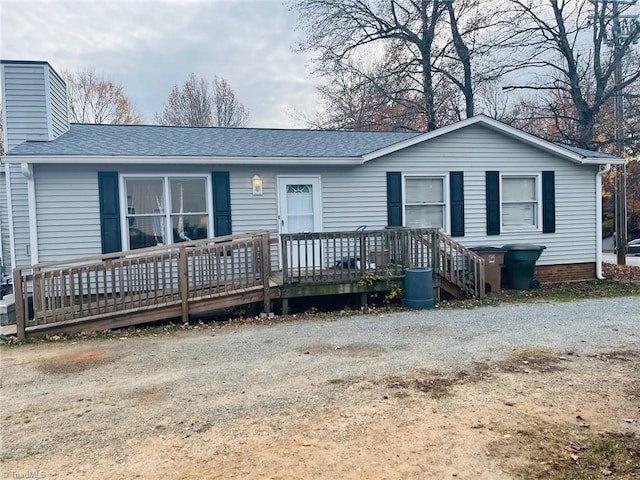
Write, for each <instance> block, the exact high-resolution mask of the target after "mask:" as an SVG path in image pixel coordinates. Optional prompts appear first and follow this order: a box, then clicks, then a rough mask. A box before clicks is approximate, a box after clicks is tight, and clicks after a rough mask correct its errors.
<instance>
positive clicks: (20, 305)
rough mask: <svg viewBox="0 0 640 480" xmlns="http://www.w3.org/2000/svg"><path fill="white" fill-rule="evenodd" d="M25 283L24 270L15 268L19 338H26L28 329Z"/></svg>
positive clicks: (14, 284)
mask: <svg viewBox="0 0 640 480" xmlns="http://www.w3.org/2000/svg"><path fill="white" fill-rule="evenodd" d="M23 287H24V285H23V283H22V270H21V269H19V268H14V269H13V298H14V299H15V302H16V333H17V335H18V340H20V341H22V340H24V339H25V338H26V330H27V318H26V317H27V309H26V308H25V305H24V288H23Z"/></svg>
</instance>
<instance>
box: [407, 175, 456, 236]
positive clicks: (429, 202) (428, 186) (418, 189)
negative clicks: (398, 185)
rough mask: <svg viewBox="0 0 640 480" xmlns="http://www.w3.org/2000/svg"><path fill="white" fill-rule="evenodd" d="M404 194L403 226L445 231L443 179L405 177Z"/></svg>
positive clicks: (444, 190)
mask: <svg viewBox="0 0 640 480" xmlns="http://www.w3.org/2000/svg"><path fill="white" fill-rule="evenodd" d="M404 192H405V193H404V212H405V216H404V218H405V226H407V227H418V228H439V229H442V230H444V229H445V226H446V223H445V222H446V201H445V199H446V187H445V177H405V179H404Z"/></svg>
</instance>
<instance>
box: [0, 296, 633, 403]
mask: <svg viewBox="0 0 640 480" xmlns="http://www.w3.org/2000/svg"><path fill="white" fill-rule="evenodd" d="M92 343H93V345H90V344H92ZM524 346H526V347H542V348H549V349H552V350H556V351H558V352H560V353H564V352H575V353H583V352H588V351H593V350H597V349H602V348H622V349H626V348H631V349H640V297H628V298H612V299H594V300H586V301H575V302H539V303H531V304H510V305H503V306H499V307H485V308H476V309H472V310H459V309H452V310H438V309H433V310H416V311H408V312H399V313H392V314H389V313H384V314H379V315H356V316H346V317H345V318H337V319H335V320H325V319H322V320H302V321H299V322H296V321H292V322H284V323H276V324H273V325H239V326H237V327H232V326H228V327H225V328H219V329H214V330H209V329H203V330H191V331H186V332H182V333H175V332H173V333H170V334H167V335H160V336H148V337H127V338H126V339H123V340H108V341H94V342H91V341H82V342H79V343H77V344H75V345H73V344H65V345H57V344H47V345H33V346H27V347H21V348H19V349H17V350H7V351H6V352H5V353H4V354H3V357H5V358H4V361H3V369H2V370H3V371H2V382H3V391H4V392H5V393H8V390H9V391H10V390H12V389H14V388H16V389H17V390H18V391H16V393H19V394H21V395H26V396H32V395H37V394H38V392H40V393H41V392H42V389H43V387H44V386H46V385H47V384H49V385H50V388H51V389H55V388H56V386H57V384H58V383H59V382H60V381H61V378H60V374H62V375H63V376H64V377H67V378H68V379H69V380H71V381H73V378H74V376H73V375H64V374H65V372H64V368H62V369H61V370H62V371H61V372H59V373H60V374H59V375H51V373H56V372H52V371H50V370H51V369H49V370H48V369H47V368H46V367H43V368H41V369H40V370H35V371H26V372H25V371H23V370H24V369H23V368H15V367H12V365H11V363H13V362H11V360H12V359H13V358H15V359H16V361H17V359H18V357H19V356H20V354H21V353H23V352H25V351H28V350H33V351H34V352H37V353H38V354H40V355H42V356H43V360H44V359H45V358H48V357H49V356H51V355H55V354H57V353H59V352H60V350H61V349H62V350H63V351H65V352H67V353H68V354H69V355H71V354H72V352H73V351H77V352H82V351H84V350H86V349H87V348H93V349H96V348H97V349H100V350H101V351H103V352H105V355H106V357H105V358H104V359H102V360H100V359H98V360H97V361H96V363H97V366H102V368H95V369H92V370H91V371H88V372H86V373H85V375H83V381H84V382H90V383H91V382H98V384H97V385H96V386H98V385H99V384H100V382H103V380H104V377H103V375H104V371H108V372H109V376H110V377H111V378H114V379H116V380H114V381H116V382H117V383H122V382H125V381H126V382H127V383H129V384H131V383H133V385H136V383H137V388H142V387H143V386H146V387H145V388H151V387H154V388H162V386H163V385H166V384H169V383H174V382H177V383H178V384H179V385H182V386H184V390H185V398H188V397H189V395H191V394H190V393H187V390H194V391H197V392H198V393H197V395H206V396H210V397H211V398H214V399H217V402H219V403H220V407H222V408H223V410H222V411H223V412H224V411H226V412H228V411H230V410H234V411H236V410H243V409H246V408H248V404H247V402H246V401H245V399H243V398H242V396H237V395H235V394H234V393H237V392H242V391H245V390H247V389H248V388H249V387H250V388H251V390H253V391H254V392H256V397H255V400H256V404H258V405H260V406H263V407H268V406H269V404H270V403H271V402H275V404H276V405H277V406H278V407H280V406H282V403H289V402H296V401H298V400H299V399H300V398H298V397H304V396H305V390H306V388H305V383H311V384H313V383H324V382H326V381H328V380H333V379H341V380H349V379H353V378H357V377H371V376H383V375H389V374H394V373H399V372H405V371H407V370H410V369H413V368H431V369H443V370H451V369H456V368H461V367H464V366H465V365H469V364H470V363H472V362H474V361H479V360H484V359H490V360H499V359H502V358H503V357H504V356H505V355H508V354H509V352H510V351H511V350H512V349H513V348H515V347H524ZM72 370H73V368H72ZM71 373H73V372H71ZM27 378H31V379H32V380H34V381H33V382H27V381H25V380H26V379H27ZM293 378H297V379H300V380H301V381H299V382H295V383H293V382H292V381H291V379H293ZM296 386H297V387H299V388H296ZM45 388H46V387H45ZM253 406H256V405H253Z"/></svg>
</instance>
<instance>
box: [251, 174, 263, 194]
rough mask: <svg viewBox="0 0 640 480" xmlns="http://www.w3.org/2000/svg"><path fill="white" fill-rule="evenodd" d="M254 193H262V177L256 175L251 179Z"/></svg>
mask: <svg viewBox="0 0 640 480" xmlns="http://www.w3.org/2000/svg"><path fill="white" fill-rule="evenodd" d="M251 186H252V187H253V194H254V195H262V179H261V178H260V177H259V176H258V175H254V176H253V178H252V179H251Z"/></svg>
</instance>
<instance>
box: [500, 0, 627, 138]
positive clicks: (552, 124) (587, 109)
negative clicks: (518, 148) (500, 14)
mask: <svg viewBox="0 0 640 480" xmlns="http://www.w3.org/2000/svg"><path fill="white" fill-rule="evenodd" d="M510 3H511V5H512V6H513V8H514V11H515V13H517V14H518V16H519V17H520V19H521V23H520V24H519V25H515V30H516V31H517V35H516V36H515V37H514V41H513V42H512V44H511V46H512V47H513V49H514V51H515V50H517V52H519V53H520V54H521V57H522V58H521V59H520V60H517V59H516V54H515V52H514V55H513V57H514V63H513V68H514V69H517V70H519V72H520V73H519V76H520V78H526V79H527V82H526V83H524V82H518V83H515V82H514V83H512V84H510V85H507V86H506V87H505V89H507V90H512V91H513V90H521V91H522V90H528V91H531V92H534V93H535V94H534V96H533V97H532V98H530V99H528V100H526V101H524V102H520V103H521V105H520V107H521V108H520V113H521V115H520V116H519V118H518V120H519V124H520V125H519V126H520V127H523V128H528V125H527V124H528V122H529V121H530V122H532V124H533V126H534V128H536V127H535V125H540V121H541V120H542V121H544V122H545V123H546V125H547V128H545V131H543V132H542V133H543V134H545V136H547V137H551V139H552V140H559V141H564V142H568V143H572V144H575V145H578V146H581V147H584V148H591V149H593V148H598V147H600V146H602V145H606V144H609V143H612V142H613V138H612V137H609V138H603V137H602V136H600V135H598V133H599V132H598V128H597V125H598V124H599V123H600V122H601V121H602V118H601V117H602V116H603V115H605V112H606V109H607V105H608V104H610V103H611V100H612V99H613V98H614V97H615V96H616V95H618V93H619V92H621V91H623V90H624V89H625V88H627V87H629V86H630V85H633V84H635V83H637V82H638V80H639V79H640V63H639V61H638V58H637V55H635V53H634V47H633V39H634V37H637V35H638V33H639V31H638V30H639V29H640V25H639V24H635V25H634V26H632V30H631V31H630V32H628V35H627V36H626V38H625V39H622V40H621V41H620V43H619V45H618V47H617V48H614V47H613V46H612V45H611V40H612V38H611V37H612V28H613V26H614V22H613V18H612V11H611V7H612V2H610V1H608V0H600V1H596V0H593V1H592V0H545V1H544V2H541V1H539V0H510ZM620 5H621V9H622V10H624V9H625V8H627V7H628V5H626V4H624V3H623V2H620ZM617 66H623V70H622V76H621V79H620V81H616V79H615V70H616V67H617ZM522 114H524V115H522ZM529 129H530V130H531V129H532V128H529ZM536 133H538V132H536ZM539 134H540V133H539Z"/></svg>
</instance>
